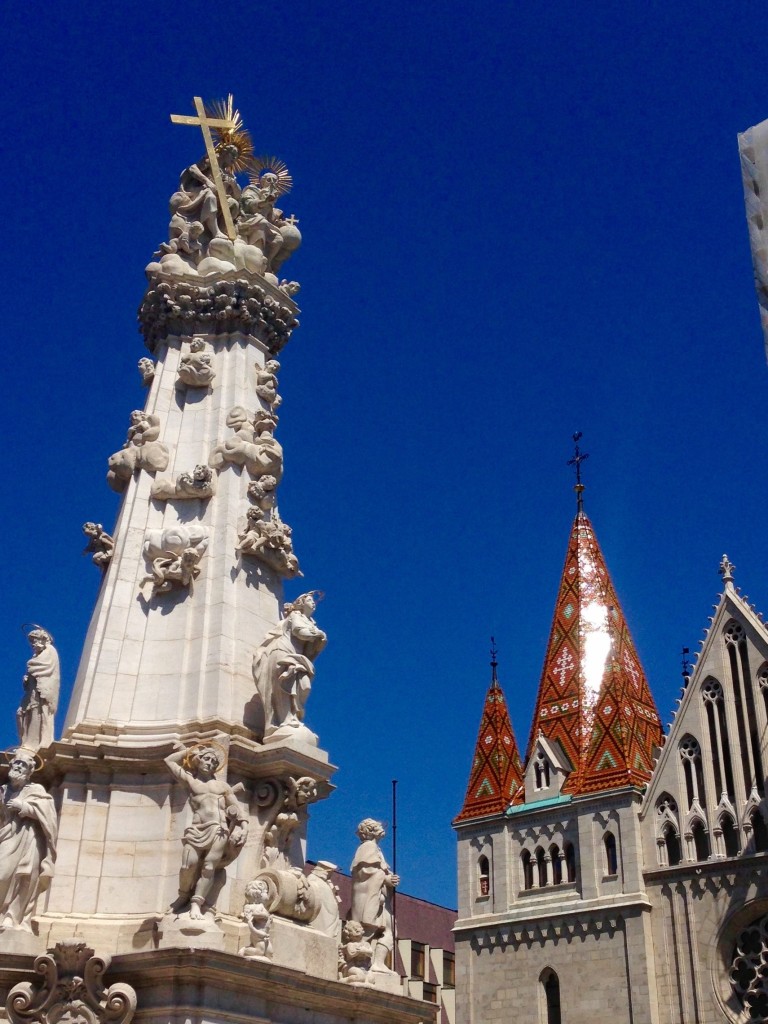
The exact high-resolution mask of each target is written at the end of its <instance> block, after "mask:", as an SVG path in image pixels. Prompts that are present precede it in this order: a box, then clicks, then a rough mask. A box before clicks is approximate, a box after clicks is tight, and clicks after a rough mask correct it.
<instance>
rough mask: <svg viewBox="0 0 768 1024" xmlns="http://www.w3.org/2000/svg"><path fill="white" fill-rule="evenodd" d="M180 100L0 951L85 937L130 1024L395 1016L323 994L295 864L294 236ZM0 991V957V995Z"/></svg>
mask: <svg viewBox="0 0 768 1024" xmlns="http://www.w3.org/2000/svg"><path fill="white" fill-rule="evenodd" d="M195 106H196V116H194V117H182V116H179V117H174V118H173V120H175V121H177V122H178V123H181V124H187V125H190V126H192V127H189V128H186V129H180V130H179V133H178V134H179V139H178V141H179V144H180V145H184V144H186V146H187V147H190V146H191V147H193V148H194V149H197V148H198V147H199V146H200V139H199V131H200V129H202V133H203V136H204V141H205V149H206V155H205V156H204V157H203V158H202V159H200V160H198V161H197V163H192V164H190V165H189V166H188V167H186V169H184V170H183V171H182V173H181V176H180V180H179V184H178V188H177V189H176V191H175V192H173V194H172V196H171V199H170V213H171V217H170V224H169V230H168V238H167V240H166V241H163V242H162V243H161V244H160V246H159V248H158V250H157V252H156V253H155V254H154V257H153V259H152V261H151V262H150V263H149V265H148V266H147V268H146V274H147V280H148V286H147V290H146V293H145V295H144V299H143V302H142V304H141V308H140V310H139V324H140V328H141V331H142V333H143V336H144V341H145V344H146V346H147V349H148V350H149V353H150V356H146V355H145V356H143V357H142V358H141V360H140V367H139V368H140V371H141V375H142V381H143V383H144V384H145V385H146V386H147V398H146V404H145V406H144V408H143V409H136V410H134V411H132V412H131V411H130V409H128V408H126V422H127V434H126V436H125V437H124V438H115V439H114V450H113V454H111V455H110V452H109V451H108V450H107V451H105V453H104V456H105V472H106V475H107V481H106V483H105V486H106V485H107V483H108V484H109V486H111V487H112V488H114V489H115V490H117V491H119V492H120V493H121V494H122V495H123V497H122V505H121V509H120V513H119V516H118V520H117V523H116V524H115V526H114V529H111V530H110V532H109V533H106V532H105V531H104V528H103V527H102V526H101V524H86V526H88V527H93V529H92V530H90V532H88V531H86V532H87V534H88V536H89V537H90V538H91V540H93V538H94V537H96V536H97V534H98V538H99V543H98V545H96V546H94V545H93V544H91V545H90V546H89V548H88V549H87V550H88V551H92V552H96V551H97V547H98V551H97V554H100V555H103V557H100V558H99V560H98V562H97V564H98V565H99V567H100V568H101V570H102V571H103V581H102V585H101V590H100V594H99V598H98V602H97V606H96V609H95V611H94V613H93V618H92V620H91V624H90V628H89V630H88V635H87V638H86V642H85V646H84V650H83V653H82V658H81V661H80V667H79V670H78V673H77V679H76V682H75V686H74V691H73V694H72V698H71V701H70V704H69V708H68V712H67V716H66V722H65V725H64V729H63V735H62V737H61V739H60V740H58V741H53V742H52V741H51V737H42V738H36V742H35V744H34V746H35V747H37V746H40V750H39V751H38V752H37V754H36V755H34V758H33V755H32V754H31V753H30V754H24V753H22V754H19V755H18V756H17V758H16V761H17V762H18V764H17V765H16V762H14V764H15V765H16V767H15V768H14V771H15V772H16V774H17V775H19V779H20V781H19V782H18V783H16V782H15V781H14V780H15V776H14V778H13V779H11V783H12V786H11V788H9V789H8V797H7V800H8V808H9V810H8V817H9V821H11V823H12V819H13V816H14V815H16V816H18V815H22V817H23V816H24V815H25V814H27V810H26V804H24V805H23V804H22V803H21V802H20V800H19V799H16V793H17V790H18V792H19V793H21V794H22V796H24V795H25V794H26V793H27V792H29V794H31V795H32V796H34V798H35V800H36V801H37V803H38V805H39V806H40V807H41V808H42V809H43V811H45V813H46V814H47V815H48V818H51V815H52V814H53V807H54V805H55V807H56V811H57V819H58V820H57V821H53V820H51V822H50V823H49V824H46V822H47V821H48V819H46V818H41V821H42V822H43V823H42V824H40V825H37V824H35V823H34V822H33V821H32V819H29V823H28V824H27V825H26V828H27V829H28V832H29V835H30V836H32V837H37V832H35V831H34V828H37V829H38V831H39V832H40V835H41V836H43V835H45V836H46V837H48V838H47V839H46V841H48V842H49V845H50V851H49V852H50V856H49V857H48V860H47V861H46V862H45V869H46V870H45V876H44V877H45V883H46V885H45V887H44V886H43V885H42V884H41V885H39V886H36V887H32V888H31V889H30V894H29V897H28V898H27V899H26V903H25V905H24V906H23V907H22V906H19V907H15V904H14V910H13V913H12V914H11V913H10V912H9V913H6V918H5V919H4V921H3V922H2V924H0V951H3V950H8V951H11V952H18V953H25V954H27V953H29V954H31V953H33V952H34V953H39V954H41V955H42V954H45V951H46V950H54V949H55V950H58V951H59V952H58V953H56V956H58V957H59V960H61V963H65V962H68V961H67V957H68V956H70V954H69V953H68V952H67V951H68V950H70V948H74V947H73V946H72V943H75V944H78V943H79V946H78V949H79V948H80V946H83V943H87V947H88V949H90V950H91V953H92V952H93V950H95V951H96V954H97V955H98V956H100V957H102V961H103V962H104V963H109V957H112V967H111V968H110V969H111V971H112V972H113V974H114V972H115V971H117V974H114V976H115V977H116V978H117V979H118V980H119V981H120V982H121V983H123V982H125V983H128V984H130V985H131V986H133V988H135V990H136V993H137V998H138V1004H137V1005H138V1012H139V1013H141V1012H142V1006H143V1002H142V1001H143V1000H144V1006H145V1009H144V1011H143V1012H144V1014H145V1016H144V1018H143V1019H146V1020H153V1021H154V1020H157V1021H161V1020H169V1019H170V1018H171V1017H173V1018H174V1019H175V1018H176V1016H177V1014H178V1013H179V1012H183V1013H184V1014H185V1016H188V1017H190V1019H192V1018H194V1019H199V1018H200V1019H202V1018H203V1017H204V1019H205V1020H209V1021H217V1020H223V1019H225V1018H227V1019H231V1017H232V1015H236V1016H238V1017H239V1018H242V1017H243V1015H245V1016H246V1017H247V1016H248V1015H251V1016H255V1017H256V1018H258V1020H260V1021H262V1020H264V1021H267V1020H269V1021H283V1020H291V1021H304V1020H306V1021H310V1020H315V1019H317V1018H316V1016H315V1014H316V1013H319V1014H321V1015H322V1016H323V1020H328V1021H329V1022H333V1021H337V1020H338V1021H347V1020H349V1021H351V1020H352V1019H354V1020H355V1021H364V1020H365V1021H367V1020H371V1021H373V1020H381V1021H384V1020H387V1021H413V1022H414V1024H415V1022H416V1021H421V1020H426V1019H427V1018H428V1017H431V1010H426V1011H425V1007H424V1004H421V1003H416V1002H414V1001H413V1000H409V999H405V998H403V997H402V996H400V995H397V994H395V993H396V992H398V991H399V979H398V980H397V982H398V983H397V984H395V985H394V986H393V985H389V986H387V985H380V988H379V989H377V988H376V987H375V985H374V984H373V983H372V985H370V986H367V987H366V988H365V991H363V990H362V989H358V988H355V987H353V986H350V985H349V984H344V983H343V982H342V981H341V980H340V979H339V943H340V940H341V923H340V922H339V920H338V904H337V901H336V898H335V892H334V890H333V887H332V886H331V885H330V883H329V881H328V878H329V872H330V870H332V868H333V865H332V864H329V863H326V862H321V865H322V870H319V869H316V870H315V872H313V873H312V874H310V875H307V874H306V873H305V872H304V865H305V853H306V823H307V817H308V809H309V807H310V805H311V804H312V803H313V802H314V801H316V800H318V799H320V798H324V797H326V796H327V795H328V794H329V793H330V791H331V788H332V787H331V786H330V782H329V780H330V777H331V774H332V772H333V770H334V769H333V767H332V765H331V764H330V763H329V760H328V756H327V754H326V753H325V752H324V751H323V750H322V749H321V748H320V746H319V741H318V738H317V736H316V735H315V734H314V733H313V732H312V730H311V727H310V723H311V709H312V702H313V700H315V699H317V698H316V697H315V696H314V695H312V696H311V695H310V690H311V689H312V688H313V681H314V676H315V671H316V667H319V671H320V673H321V674H322V651H323V648H324V647H325V645H326V640H327V638H326V634H325V632H324V631H323V629H322V614H321V612H322V609H320V613H318V610H317V605H318V601H319V599H320V597H321V596H322V595H321V594H320V593H319V592H318V591H316V590H310V589H308V587H309V586H312V585H313V584H314V581H306V582H305V583H304V584H303V585H302V586H299V585H298V584H296V583H293V584H292V587H293V588H294V592H296V591H298V592H301V590H302V589H303V590H304V593H300V596H297V597H293V599H292V600H290V601H288V602H286V601H285V599H284V594H283V583H284V580H286V579H292V578H294V577H295V576H297V575H300V574H301V570H300V568H299V561H298V558H297V556H296V554H295V552H294V550H293V538H292V534H291V529H290V527H289V526H288V525H287V524H286V522H285V521H284V520H283V518H282V514H281V513H282V512H283V510H280V511H278V500H279V493H280V482H281V479H282V477H283V471H284V456H283V449H282V447H281V444H280V442H279V440H278V438H279V418H278V414H277V409H278V407H279V409H280V417H282V416H283V415H286V416H290V415H296V414H297V412H296V410H297V408H298V407H299V403H298V402H293V401H292V400H291V396H290V395H286V396H285V402H284V403H283V402H282V398H281V395H280V394H279V391H278V387H279V380H278V371H279V369H280V364H279V363H278V362H277V359H276V357H277V355H278V353H280V352H281V351H282V349H283V348H284V347H285V346H286V344H287V343H288V341H289V340H290V338H291V335H292V333H293V331H294V330H295V329H296V327H297V326H298V320H297V315H298V312H299V311H298V307H297V306H296V303H295V301H294V297H295V295H296V293H297V291H298V285H297V284H296V283H295V282H294V281H291V280H288V279H285V278H281V276H280V274H281V272H282V268H283V265H284V264H285V262H286V260H287V259H288V257H289V256H290V255H291V253H292V252H294V251H295V249H296V248H297V247H298V245H299V243H300V241H301V236H300V234H299V231H298V228H297V221H296V218H295V217H293V216H286V215H285V214H284V213H283V211H282V210H281V209H280V208H279V206H278V203H282V197H283V196H285V194H286V193H287V192H288V191H289V190H290V188H291V184H292V182H291V177H290V174H289V172H288V169H287V167H286V166H285V164H284V163H283V162H282V161H280V160H277V159H274V158H259V157H256V156H255V155H254V153H253V146H252V143H251V139H250V136H249V134H248V132H247V131H245V129H244V127H243V125H242V121H241V119H240V115H239V114H238V112H237V111H236V110H234V108H233V104H232V99H231V97H230V98H229V100H228V101H227V102H225V103H222V104H219V105H216V106H214V107H211V108H207V107H204V106H203V104H202V102H201V101H200V100H198V99H196V100H195ZM196 134H197V140H196V138H195V135H196ZM281 358H282V357H281ZM289 458H290V453H287V454H286V461H287V462H289ZM104 538H106V540H104ZM94 561H96V559H94ZM316 620H319V621H316ZM323 689H325V690H326V699H332V698H331V697H330V696H328V694H329V692H332V691H333V689H334V687H333V686H332V683H331V681H329V682H325V681H323V683H320V684H318V690H319V691H320V692H319V693H318V697H319V699H323V698H322V691H323ZM336 690H337V693H338V692H340V691H339V689H338V688H336ZM22 739H23V741H24V738H22ZM46 744H47V745H46ZM25 773H26V774H25ZM35 773H37V774H36V777H35V779H34V785H33V784H32V783H31V782H30V783H29V785H28V784H27V783H28V781H29V779H31V776H32V774H35ZM22 776H24V777H23V778H22ZM0 781H2V780H0ZM22 783H23V785H24V786H27V789H26V790H25V789H23V788H22ZM14 786H15V787H16V788H13V787H14ZM30 800H31V796H30ZM46 801H47V803H46ZM29 806H30V807H31V804H30V805H29ZM30 813H31V812H30ZM40 813H41V814H42V811H41V812H40ZM25 820H26V819H25ZM56 825H57V826H58V837H57V838H56V835H55V833H56ZM44 826H45V827H46V828H47V829H48V831H47V832H45V833H44V828H43V827H44ZM9 827H12V828H15V827H16V826H15V825H13V824H11V826H9ZM4 835H5V833H4V832H0V876H2V868H3V863H4V861H7V862H8V864H10V857H11V847H10V845H8V844H4V842H3V838H4ZM35 841H38V840H37V839H36V840H35ZM54 841H55V842H54ZM39 842H42V839H40V840H39ZM14 855H15V854H14ZM54 855H55V864H54V863H53V859H54ZM315 859H317V858H315ZM7 866H8V865H6V867H7ZM41 872H42V868H41ZM42 877H43V875H42V874H41V878H42ZM9 899H10V896H9ZM27 904H28V905H27ZM22 932H23V936H22V934H21V933H22ZM22 938H23V942H22V941H21V940H22ZM83 948H85V946H83ZM62 951H63V952H62ZM96 954H94V955H96ZM53 955H54V954H53V953H51V956H53ZM89 955H90V953H89ZM62 958H63V959H62ZM104 958H106V959H104ZM102 961H99V963H101V962H102ZM31 962H32V961H31V959H30V961H29V966H30V968H31ZM57 963H58V961H57ZM62 969H63V968H62ZM110 976H112V975H110ZM30 977H33V976H32V975H30ZM3 979H4V974H3V969H2V964H0V1002H1V1001H2V992H3V983H4V982H3ZM16 979H17V980H18V970H17V971H16ZM30 984H32V988H29V989H28V990H27V989H25V992H27V995H25V997H24V998H25V999H29V1000H31V1003H30V1005H37V1004H36V1003H35V999H36V998H37V996H35V991H36V990H34V984H33V983H32V982H30ZM40 998H42V996H40ZM366 1000H367V1002H366ZM25 1005H26V1004H25ZM46 1005H47V1004H46ZM95 1005H96V1004H95V1003H94V1006H95ZM181 1006H183V1007H184V1009H183V1011H182V1010H180V1009H179V1007H181ZM92 1009H93V1008H92ZM425 1012H426V1014H427V1016H426V1017H425V1015H424V1014H425ZM93 1014H95V1015H96V1016H98V1013H97V1012H96V1010H93ZM93 1014H91V1016H93ZM201 1015H202V1017H201ZM85 1016H86V1017H88V1014H85ZM40 1019H42V1018H40ZM89 1019H90V1017H89Z"/></svg>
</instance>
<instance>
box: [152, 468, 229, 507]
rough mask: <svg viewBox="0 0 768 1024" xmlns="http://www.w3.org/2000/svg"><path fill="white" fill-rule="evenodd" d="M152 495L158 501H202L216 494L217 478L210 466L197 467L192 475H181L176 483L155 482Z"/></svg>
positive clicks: (166, 481)
mask: <svg viewBox="0 0 768 1024" xmlns="http://www.w3.org/2000/svg"><path fill="white" fill-rule="evenodd" d="M150 493H151V494H152V497H153V498H156V499H157V500H158V501H173V500H176V501H179V500H183V501H191V500H193V499H195V498H198V499H200V500H201V501H202V500H205V499H206V498H210V497H211V496H212V495H214V494H215V493H216V477H215V476H214V474H213V470H212V469H211V468H210V467H209V466H203V465H200V466H195V468H194V470H193V471H192V472H191V473H180V474H179V475H178V476H177V477H176V481H175V482H174V481H173V480H165V479H163V480H155V482H154V483H153V484H152V490H151V492H150Z"/></svg>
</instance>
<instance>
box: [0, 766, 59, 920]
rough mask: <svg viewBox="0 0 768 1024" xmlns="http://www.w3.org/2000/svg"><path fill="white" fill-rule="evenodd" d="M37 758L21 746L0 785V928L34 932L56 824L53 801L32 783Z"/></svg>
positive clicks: (49, 870)
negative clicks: (32, 926)
mask: <svg viewBox="0 0 768 1024" xmlns="http://www.w3.org/2000/svg"><path fill="white" fill-rule="evenodd" d="M34 770H35V758H34V754H33V752H32V751H31V750H25V749H23V748H22V747H20V748H19V749H18V750H17V751H16V753H15V754H14V755H13V759H12V760H11V764H10V767H9V769H8V781H7V782H6V783H5V785H4V786H0V929H1V928H22V929H24V930H25V931H31V930H32V929H31V926H30V923H29V922H30V918H31V917H32V912H33V910H34V909H35V901H36V900H37V897H38V895H39V893H41V892H44V891H45V890H46V889H47V888H48V886H49V885H50V882H51V878H52V876H53V862H54V860H55V859H56V834H57V831H58V822H57V818H56V808H55V807H54V804H53V797H52V796H51V795H50V794H49V793H46V791H45V789H43V787H42V786H41V785H39V784H38V783H37V782H31V781H30V779H31V778H32V773H33V772H34Z"/></svg>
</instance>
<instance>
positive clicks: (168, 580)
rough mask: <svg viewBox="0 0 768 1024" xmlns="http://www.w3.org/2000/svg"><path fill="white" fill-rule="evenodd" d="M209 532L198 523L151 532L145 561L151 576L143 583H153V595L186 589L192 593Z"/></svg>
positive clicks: (142, 583)
mask: <svg viewBox="0 0 768 1024" xmlns="http://www.w3.org/2000/svg"><path fill="white" fill-rule="evenodd" d="M208 540H209V536H208V529H207V527H205V526H203V525H202V524H199V523H188V524H186V525H182V524H178V525H176V526H169V527H166V528H164V529H157V530H149V531H148V532H147V535H146V537H145V539H144V560H145V561H146V563H147V566H148V568H149V569H150V573H149V575H148V576H145V577H144V579H143V580H142V582H141V585H142V586H143V585H144V584H146V583H151V584H152V592H153V594H155V595H157V594H165V593H167V592H168V591H169V590H173V589H174V588H177V589H187V590H189V592H190V593H191V592H192V589H193V584H194V581H195V580H196V579H197V577H198V576H199V575H200V566H199V562H200V559H201V558H202V557H203V555H204V554H205V552H206V550H207V548H208Z"/></svg>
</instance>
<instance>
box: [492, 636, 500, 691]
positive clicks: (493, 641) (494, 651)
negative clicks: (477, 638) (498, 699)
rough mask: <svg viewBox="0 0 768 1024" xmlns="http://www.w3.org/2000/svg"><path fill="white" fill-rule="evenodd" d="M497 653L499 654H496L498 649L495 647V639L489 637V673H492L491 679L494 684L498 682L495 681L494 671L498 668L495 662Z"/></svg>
mask: <svg viewBox="0 0 768 1024" xmlns="http://www.w3.org/2000/svg"><path fill="white" fill-rule="evenodd" d="M498 653H499V652H498V649H497V647H496V638H495V637H491V672H492V679H493V682H494V683H495V682H498V680H497V679H496V669H497V668H498V665H499V663H498V661H497V660H496V655H497V654H498Z"/></svg>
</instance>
